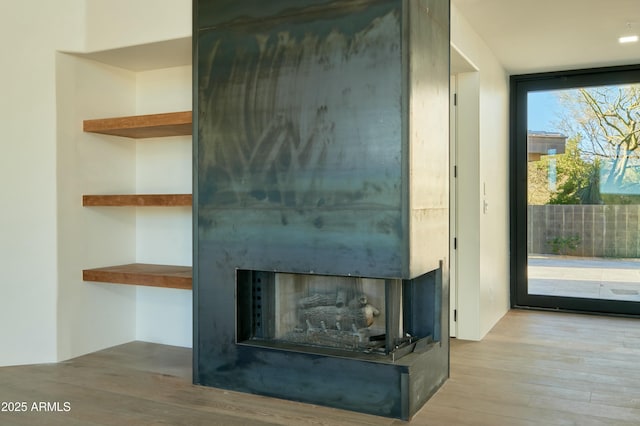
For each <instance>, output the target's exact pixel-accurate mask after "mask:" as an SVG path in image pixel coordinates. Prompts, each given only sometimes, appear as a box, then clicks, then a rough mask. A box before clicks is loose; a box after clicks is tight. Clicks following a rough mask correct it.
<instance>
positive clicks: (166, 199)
mask: <svg viewBox="0 0 640 426" xmlns="http://www.w3.org/2000/svg"><path fill="white" fill-rule="evenodd" d="M192 200H193V197H192V195H191V194H111V195H83V196H82V205H83V206H84V207H127V206H129V207H180V206H191V205H192Z"/></svg>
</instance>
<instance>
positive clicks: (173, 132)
mask: <svg viewBox="0 0 640 426" xmlns="http://www.w3.org/2000/svg"><path fill="white" fill-rule="evenodd" d="M192 122H193V117H192V113H191V111H180V112H169V113H162V114H147V115H131V116H126V117H112V118H100V119H93V120H84V122H83V130H84V131H85V132H90V133H100V134H103V135H112V136H121V137H126V138H134V139H142V138H157V137H168V136H187V135H191V134H192Z"/></svg>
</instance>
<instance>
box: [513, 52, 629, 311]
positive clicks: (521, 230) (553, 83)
mask: <svg viewBox="0 0 640 426" xmlns="http://www.w3.org/2000/svg"><path fill="white" fill-rule="evenodd" d="M629 83H640V64H639V65H626V66H618V67H606V68H594V69H583V70H574V71H560V72H549V73H539V74H524V75H513V76H511V77H510V86H511V87H510V108H509V114H510V116H509V122H510V129H509V139H510V155H509V156H510V158H509V163H510V164H509V175H510V176H509V181H510V188H509V192H510V193H509V198H510V202H509V204H510V205H509V209H510V240H511V241H510V245H511V257H510V269H511V306H512V307H513V308H539V309H554V310H566V311H583V312H593V313H606V314H623V315H634V316H635V315H640V303H639V302H631V301H618V300H603V299H587V298H575V297H562V296H548V295H534V294H529V292H528V281H527V266H528V253H527V172H528V170H527V130H528V129H527V96H528V93H529V92H537V91H546V90H559V89H573V88H579V87H591V86H603V85H615V84H629Z"/></svg>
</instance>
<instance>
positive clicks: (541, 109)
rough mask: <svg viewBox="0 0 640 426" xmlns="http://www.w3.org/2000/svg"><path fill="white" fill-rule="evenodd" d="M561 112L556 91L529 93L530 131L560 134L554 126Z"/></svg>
mask: <svg viewBox="0 0 640 426" xmlns="http://www.w3.org/2000/svg"><path fill="white" fill-rule="evenodd" d="M559 112H560V104H559V102H558V99H557V97H556V94H555V91H544V92H529V97H528V117H527V127H528V130H530V131H544V132H558V131H559V130H558V129H557V128H556V127H555V126H554V123H555V122H556V121H557V118H556V117H557V116H558V114H559Z"/></svg>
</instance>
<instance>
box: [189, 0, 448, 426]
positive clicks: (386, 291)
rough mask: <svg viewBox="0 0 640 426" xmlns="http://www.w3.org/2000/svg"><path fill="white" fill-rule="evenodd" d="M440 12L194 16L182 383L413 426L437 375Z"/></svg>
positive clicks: (390, 0) (240, 5)
mask: <svg viewBox="0 0 640 426" xmlns="http://www.w3.org/2000/svg"><path fill="white" fill-rule="evenodd" d="M448 25H449V8H448V2H446V1H442V0H273V1H269V2H263V1H257V0H234V1H230V0H194V126H195V130H194V156H195V159H194V161H195V162H194V382H195V383H199V384H203V385H208V386H217V387H222V388H227V389H234V390H239V391H244V392H251V393H259V394H264V395H270V396H276V397H281V398H288V399H293V400H297V401H304V402H310V403H316V404H323V405H329V406H333V407H338V408H345V409H350V410H356V411H362V412H367V413H372V414H377V415H383V416H389V417H397V418H404V419H407V418H410V417H411V416H412V415H413V414H414V413H415V412H416V411H417V410H418V409H419V408H420V406H421V405H422V404H423V403H424V402H425V401H426V399H427V398H428V397H429V396H430V395H432V394H433V393H434V392H435V391H436V390H437V389H438V387H439V386H440V385H441V384H442V383H443V382H444V380H446V378H447V376H448V348H449V346H448V338H447V336H448V295H449V291H448V272H447V271H448V264H447V260H446V257H447V252H448V187H447V176H448V171H447V164H448V118H447V117H446V115H447V114H448V84H449V76H448V49H449V38H448V35H449V29H448V28H449V27H448Z"/></svg>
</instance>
